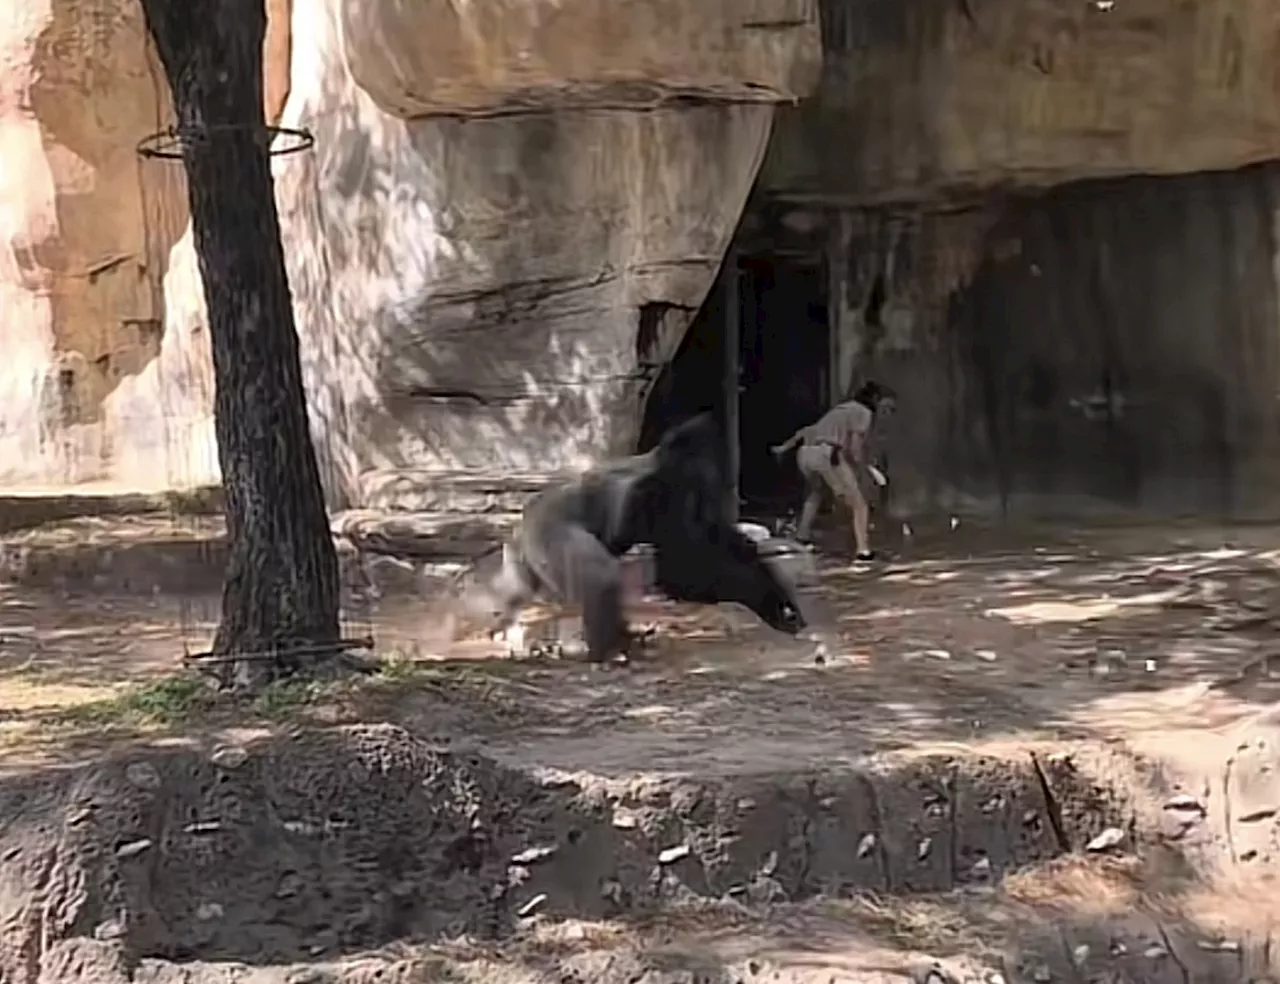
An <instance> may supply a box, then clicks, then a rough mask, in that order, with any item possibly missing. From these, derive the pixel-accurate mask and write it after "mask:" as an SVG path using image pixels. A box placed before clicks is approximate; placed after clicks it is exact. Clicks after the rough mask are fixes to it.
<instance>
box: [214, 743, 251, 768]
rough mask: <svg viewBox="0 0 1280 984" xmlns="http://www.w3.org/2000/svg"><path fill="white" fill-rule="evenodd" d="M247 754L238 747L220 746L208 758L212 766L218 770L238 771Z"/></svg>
mask: <svg viewBox="0 0 1280 984" xmlns="http://www.w3.org/2000/svg"><path fill="white" fill-rule="evenodd" d="M248 757H249V753H248V752H247V751H245V750H244V749H243V748H241V747H240V746H239V745H222V746H220V747H219V748H215V749H214V750H213V754H212V755H210V756H209V758H210V760H212V762H213V764H214V765H216V766H217V767H218V768H220V769H228V770H230V769H238V768H240V766H242V765H244V763H245V760H246V759H248Z"/></svg>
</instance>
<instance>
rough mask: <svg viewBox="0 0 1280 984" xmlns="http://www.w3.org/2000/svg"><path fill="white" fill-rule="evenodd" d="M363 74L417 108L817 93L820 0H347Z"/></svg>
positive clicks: (350, 40) (421, 112) (361, 80)
mask: <svg viewBox="0 0 1280 984" xmlns="http://www.w3.org/2000/svg"><path fill="white" fill-rule="evenodd" d="M337 7H338V10H339V12H340V17H341V23H342V36H343V39H344V41H345V44H346V48H347V55H348V59H349V63H350V67H351V74H352V76H353V78H354V80H355V81H356V83H357V84H359V85H360V86H361V87H362V88H363V89H364V90H365V91H366V92H367V93H368V94H369V95H370V96H371V97H372V98H373V99H374V101H375V102H377V103H378V104H379V105H380V106H382V107H383V108H384V109H385V110H387V111H388V112H390V113H393V114H394V115H397V116H403V117H405V118H412V117H415V116H425V115H430V114H438V113H448V114H458V115H468V116H474V115H481V114H485V113H505V112H511V111H513V110H517V109H522V108H524V109H528V108H564V107H566V106H579V107H600V106H612V107H626V106H635V105H641V106H643V105H653V104H658V103H661V102H662V101H664V100H666V99H669V98H672V97H691V96H692V97H700V98H704V99H707V98H709V99H734V100H745V101H750V102H762V103H772V102H778V101H780V100H793V99H797V98H799V97H800V96H803V95H806V94H808V93H809V92H810V91H811V90H812V88H813V85H814V83H815V82H816V81H817V76H818V70H819V67H820V65H821V51H820V48H819V43H818V35H817V30H816V28H817V23H818V14H817V0H699V2H691V0H643V2H640V3H625V4H620V3H617V2H616V0H485V2H482V3H457V2H454V0H416V2H413V3H406V2H404V0H337Z"/></svg>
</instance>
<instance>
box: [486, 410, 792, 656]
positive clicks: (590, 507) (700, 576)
mask: <svg viewBox="0 0 1280 984" xmlns="http://www.w3.org/2000/svg"><path fill="white" fill-rule="evenodd" d="M719 440H720V435H719V429H718V428H717V426H716V424H715V423H714V420H713V418H712V417H711V415H710V414H709V413H703V414H700V415H698V416H696V417H693V418H691V419H689V420H686V421H685V422H684V423H682V424H679V425H677V426H676V427H674V428H672V429H671V430H669V431H668V432H667V433H666V434H664V435H663V437H662V439H661V441H660V442H659V443H658V446H657V447H655V448H654V449H653V450H652V451H649V452H647V453H645V454H639V455H633V456H631V457H628V458H623V459H621V460H619V461H615V462H612V463H609V464H606V465H603V466H600V467H598V468H594V469H591V470H589V471H587V472H585V473H583V474H582V475H580V476H578V477H576V478H573V479H571V480H567V481H564V482H561V483H560V484H558V485H555V486H553V487H551V488H548V489H545V490H543V491H542V492H540V493H539V494H537V495H536V496H535V497H534V498H533V499H532V500H530V501H529V503H528V504H527V505H526V506H525V509H524V513H523V515H522V517H521V524H520V528H519V530H518V532H517V533H516V535H515V537H514V538H513V540H512V541H511V542H510V543H508V544H507V545H506V546H504V547H503V563H502V568H501V570H500V571H499V573H498V575H497V576H496V577H495V578H493V580H492V582H491V583H490V585H489V592H490V595H491V597H492V598H493V600H494V601H495V602H496V607H497V609H498V610H499V615H498V625H497V626H495V630H497V629H500V628H505V627H507V626H510V625H511V624H512V622H513V621H514V620H515V618H516V616H517V615H518V613H519V611H520V609H521V608H523V607H524V606H525V605H527V604H529V603H530V602H532V601H533V600H534V598H536V597H542V598H545V599H547V600H550V601H553V602H557V603H559V604H562V605H566V606H572V607H576V608H579V609H580V610H581V611H582V620H583V628H584V634H585V637H586V640H585V641H586V647H587V658H588V659H589V660H590V661H592V662H596V663H599V662H605V661H607V660H609V659H611V658H613V657H614V656H616V655H620V654H621V655H625V654H627V653H628V651H629V649H630V647H631V643H632V641H633V636H632V634H631V632H630V631H629V629H628V627H627V624H626V619H625V617H624V615H623V605H622V601H623V587H622V566H621V563H620V560H619V558H621V557H622V555H623V554H625V553H626V552H627V551H628V550H630V549H631V548H632V547H633V546H636V545H638V544H650V545H652V547H653V549H654V562H655V580H656V582H657V587H658V589H659V590H660V591H661V592H662V593H663V594H664V595H666V596H667V597H668V598H670V599H672V600H674V601H692V602H701V603H703V604H711V605H714V604H719V603H722V602H738V603H739V604H741V605H744V606H746V607H747V608H749V609H750V610H751V611H753V612H754V613H755V614H756V615H757V616H759V617H760V619H761V620H763V621H764V622H765V623H766V624H768V625H770V626H772V627H773V628H774V629H777V630H778V631H780V632H785V633H787V634H788V635H793V636H794V635H797V634H799V633H800V632H801V631H802V630H803V629H804V628H805V619H804V616H803V615H802V614H801V609H800V604H799V601H798V599H797V596H796V592H795V589H794V587H793V586H792V585H791V584H789V583H787V582H786V581H785V580H784V579H783V578H782V577H781V576H780V575H779V574H778V573H776V572H775V570H774V568H773V567H772V566H771V565H770V564H769V563H768V562H767V561H766V559H765V558H764V557H763V556H762V555H761V553H760V551H759V549H758V548H757V546H756V544H755V543H754V542H753V541H752V540H751V539H750V538H749V537H748V536H746V535H745V534H744V533H742V532H741V531H739V530H738V529H737V528H736V527H735V526H734V524H733V523H732V522H731V521H730V519H729V516H728V515H727V512H726V509H725V499H726V495H727V491H728V488H729V485H728V482H727V481H726V478H725V474H724V470H723V468H722V466H721V464H720V458H719V454H718V451H719Z"/></svg>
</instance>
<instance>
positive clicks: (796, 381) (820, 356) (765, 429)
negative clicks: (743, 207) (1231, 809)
mask: <svg viewBox="0 0 1280 984" xmlns="http://www.w3.org/2000/svg"><path fill="white" fill-rule="evenodd" d="M729 262H731V263H732V264H733V275H732V276H729V277H726V276H723V275H722V276H720V277H719V278H718V279H717V281H716V286H715V287H714V288H713V289H712V290H711V292H710V293H709V294H708V296H707V299H706V301H705V302H704V303H703V305H702V308H701V309H700V310H699V311H698V314H697V316H696V317H695V319H694V321H693V324H692V325H691V326H690V328H689V330H688V332H687V333H686V334H685V337H684V339H683V340H682V341H681V343H680V347H679V349H678V350H677V352H676V355H675V357H674V358H673V359H672V360H671V362H670V363H668V364H667V365H666V366H665V367H664V368H663V370H662V372H661V374H660V375H659V377H658V380H657V382H656V384H655V386H654V388H653V392H652V393H651V395H650V396H649V399H648V401H647V403H646V405H645V413H644V422H643V425H642V428H641V437H640V448H641V449H642V450H643V449H646V448H650V447H652V446H653V445H654V443H655V442H656V441H657V440H658V438H659V436H660V435H661V434H662V432H663V430H665V429H666V428H667V427H670V426H672V425H673V424H675V423H678V422H679V421H681V420H684V419H685V418H687V417H689V416H691V415H693V414H695V413H698V412H700V411H703V410H711V411H712V412H713V413H715V414H716V416H717V418H718V419H719V420H720V421H721V423H722V425H723V426H725V428H726V430H727V431H728V433H730V434H731V435H733V436H734V438H735V439H736V440H735V441H733V442H731V445H730V447H727V448H726V449H725V455H726V459H727V461H728V464H729V468H730V473H731V474H733V473H736V475H737V479H738V497H739V501H740V503H741V511H742V514H743V516H744V517H747V518H752V517H755V518H771V517H775V516H779V515H782V514H785V513H786V512H787V511H788V510H790V509H794V508H798V507H799V504H800V500H801V499H803V497H804V492H803V483H802V480H801V479H800V476H799V474H798V473H797V472H796V469H795V467H794V465H793V463H792V462H791V461H790V460H786V461H784V462H783V463H782V464H779V463H778V462H776V461H775V460H774V458H773V455H771V454H770V453H769V448H770V446H771V445H774V444H777V443H778V442H780V441H783V440H785V439H786V438H788V437H790V436H791V434H792V433H793V432H794V431H795V430H796V429H797V428H799V427H802V426H804V425H805V424H808V423H811V422H812V421H813V420H816V419H817V418H818V417H819V416H820V415H821V414H822V413H823V411H825V410H826V409H827V407H828V406H830V362H831V360H830V351H831V346H830V338H831V336H830V325H829V321H828V312H827V276H826V268H825V266H824V265H823V263H822V262H821V261H820V260H817V259H808V258H795V257H781V256H744V257H739V258H737V259H733V258H732V254H731V259H730V261H729Z"/></svg>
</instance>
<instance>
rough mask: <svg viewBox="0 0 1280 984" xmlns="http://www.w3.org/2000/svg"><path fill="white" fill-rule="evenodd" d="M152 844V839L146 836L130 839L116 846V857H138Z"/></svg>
mask: <svg viewBox="0 0 1280 984" xmlns="http://www.w3.org/2000/svg"><path fill="white" fill-rule="evenodd" d="M150 846H151V841H150V840H149V839H147V838H146V837H143V838H142V839H140V840H136V841H130V842H129V843H127V844H121V845H120V846H119V847H117V848H116V857H118V858H121V859H124V858H132V857H136V856H137V855H139V854H141V853H142V852H143V851H145V850H146V849H147V848H149V847H150Z"/></svg>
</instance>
